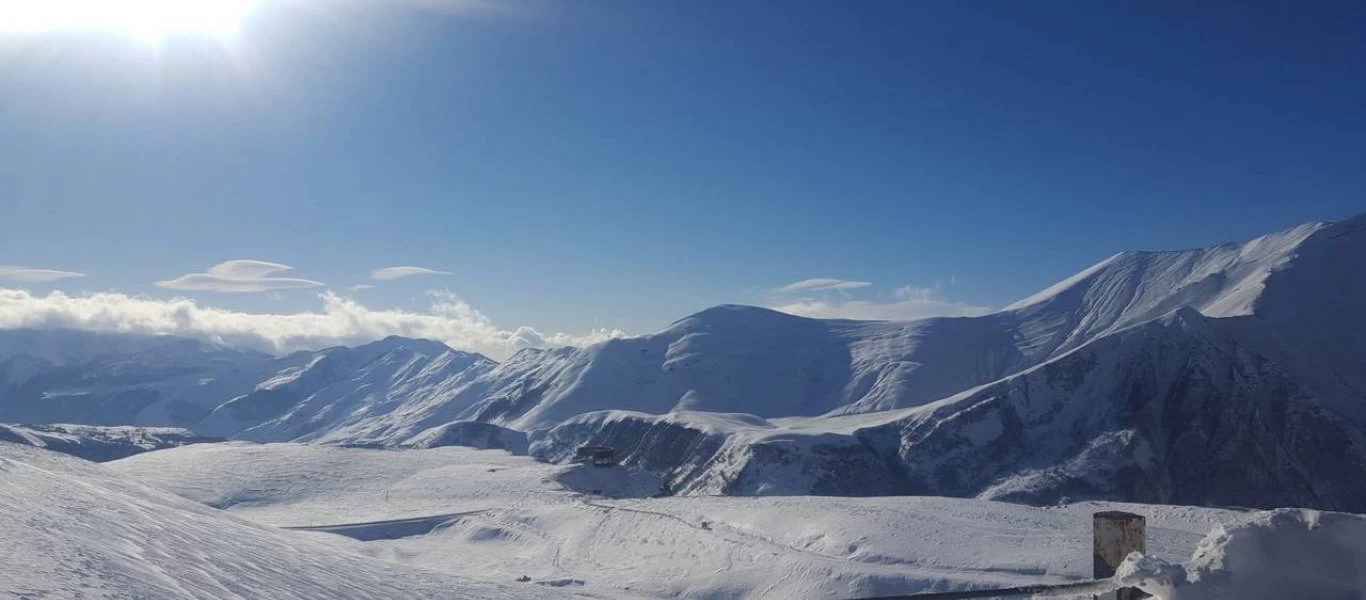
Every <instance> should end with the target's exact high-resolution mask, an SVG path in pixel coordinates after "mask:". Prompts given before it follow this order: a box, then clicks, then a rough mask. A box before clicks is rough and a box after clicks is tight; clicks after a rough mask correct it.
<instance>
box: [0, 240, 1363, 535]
mask: <svg viewBox="0 0 1366 600" xmlns="http://www.w3.org/2000/svg"><path fill="white" fill-rule="evenodd" d="M1363 307H1366V215H1363V216H1361V217H1357V218H1355V219H1352V220H1349V221H1344V222H1340V223H1332V224H1325V223H1314V224H1308V225H1303V226H1300V227H1295V228H1293V229H1289V230H1287V231H1284V232H1280V233H1275V234H1271V235H1267V236H1263V237H1260V238H1257V239H1255V240H1251V241H1248V242H1244V243H1237V244H1225V245H1221V246H1216V247H1212V248H1205V249H1198V250H1184V251H1174V252H1124V253H1120V254H1117V255H1115V256H1112V257H1110V258H1108V259H1106V260H1104V261H1102V262H1100V263H1098V264H1096V265H1095V266H1093V267H1091V268H1088V269H1086V270H1084V271H1082V272H1081V273H1078V274H1077V275H1075V276H1073V277H1070V278H1068V279H1066V280H1064V281H1062V282H1059V283H1058V284H1056V285H1054V286H1052V287H1050V288H1048V289H1046V290H1043V291H1041V292H1039V293H1038V294H1035V295H1033V296H1030V297H1029V298H1026V299H1024V300H1021V301H1019V302H1017V303H1015V304H1012V305H1010V306H1008V307H1006V308H1005V309H1003V310H1001V311H999V312H996V313H993V314H989V315H985V316H981V317H962V318H935V319H925V320H920V321H913V322H868V321H844V320H819V319H807V318H802V317H796V316H792V315H787V314H783V313H778V312H774V311H770V310H766V309H762V308H754V307H744V306H719V307H715V308H711V309H708V310H705V311H702V312H700V313H697V314H694V315H691V316H689V317H686V318H684V319H681V320H679V321H677V322H675V323H674V324H672V325H671V326H669V327H668V328H666V329H665V330H664V331H661V332H659V333H656V334H652V335H646V336H641V337H635V338H628V339H616V340H611V341H608V342H604V343H601V344H597V345H593V346H589V347H586V348H559V349H550V350H536V349H527V350H523V351H521V352H519V353H518V354H516V355H514V356H513V357H512V358H511V359H509V360H507V361H506V362H504V363H501V364H495V363H494V362H493V361H490V360H488V359H487V358H484V357H482V356H479V355H475V354H468V353H463V352H458V351H454V350H451V349H450V348H447V347H445V346H444V345H441V344H438V343H435V342H427V341H422V340H406V339H402V338H389V339H386V340H382V341H380V342H375V343H373V344H368V345H364V346H359V347H356V348H331V349H326V350H321V351H316V352H300V353H296V354H293V355H290V356H286V357H278V358H275V357H267V356H264V355H258V354H254V353H248V352H240V351H236V350H231V349H226V348H219V347H215V346H206V345H203V344H200V343H198V342H189V341H184V340H175V339H174V338H153V339H150V340H149V339H136V340H112V341H111V340H104V339H101V340H98V341H92V342H90V343H87V344H86V346H87V348H88V349H87V350H82V351H80V352H76V351H65V350H63V347H64V345H63V343H64V341H63V340H61V339H58V338H54V339H55V340H56V341H49V340H46V339H45V338H42V335H41V334H39V333H34V332H24V333H23V334H22V335H20V334H14V336H13V339H14V340H19V341H10V342H8V343H6V340H7V339H10V338H6V337H0V361H2V362H0V386H3V387H0V419H8V420H16V421H27V422H45V421H57V420H61V421H72V422H85V423H102V424H114V423H136V424H145V425H184V426H190V427H192V428H193V429H195V430H196V431H198V432H200V433H204V434H209V435H215V436H223V437H235V438H238V439H246V440H254V441H291V440H293V441H315V442H326V443H346V444H391V445H399V444H405V445H411V446H419V447H426V446H433V445H445V444H461V443H468V444H474V445H485V446H488V445H492V446H500V447H506V448H510V449H515V450H520V449H521V448H522V439H523V438H522V436H523V435H525V438H526V440H527V441H528V442H529V447H528V450H529V451H530V452H531V453H532V454H533V455H536V456H539V457H541V458H545V459H549V460H563V459H565V458H567V457H568V456H569V455H570V453H572V451H573V448H574V447H575V446H577V445H579V444H583V443H606V444H610V445H613V446H615V447H617V448H618V449H619V450H620V451H621V453H622V455H623V456H624V457H625V460H626V462H627V463H628V464H631V465H634V466H641V467H645V468H649V469H652V470H655V471H657V472H659V473H662V474H664V475H665V476H666V477H667V478H668V479H669V482H670V487H671V489H672V490H674V491H676V492H678V493H724V494H792V493H821V494H841V495H870V494H905V493H931V494H951V495H969V496H983V497H989V498H1008V499H1014V500H1023V501H1029V502H1052V501H1055V500H1057V499H1059V498H1063V497H1072V498H1079V497H1087V498H1106V499H1131V500H1145V501H1156V502H1189V503H1201V504H1256V505H1271V504H1300V505H1313V506H1320V507H1326V508H1340V509H1352V510H1360V509H1363V508H1366V488H1363V487H1362V484H1360V483H1359V482H1360V481H1363V480H1366V450H1364V449H1366V433H1364V432H1366V311H1363ZM59 335H94V334H68V333H61V334H59Z"/></svg>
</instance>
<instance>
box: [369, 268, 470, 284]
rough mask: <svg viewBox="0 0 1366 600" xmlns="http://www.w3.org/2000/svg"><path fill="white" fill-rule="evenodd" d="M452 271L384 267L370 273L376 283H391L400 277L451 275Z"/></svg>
mask: <svg viewBox="0 0 1366 600" xmlns="http://www.w3.org/2000/svg"><path fill="white" fill-rule="evenodd" d="M450 274H451V272H450V271H437V270H436V269H428V268H426V267H384V268H383V269H375V270H374V271H371V272H370V279H373V280H375V281H389V280H391V279H398V278H400V277H412V276H413V275H450Z"/></svg>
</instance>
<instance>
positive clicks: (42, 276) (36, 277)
mask: <svg viewBox="0 0 1366 600" xmlns="http://www.w3.org/2000/svg"><path fill="white" fill-rule="evenodd" d="M70 277H85V273H81V272H79V271H67V270H63V269H35V268H33V267H8V266H3V265H0V279H8V280H11V281H23V282H30V283H33V282H45V281H57V280H58V279H67V278H70Z"/></svg>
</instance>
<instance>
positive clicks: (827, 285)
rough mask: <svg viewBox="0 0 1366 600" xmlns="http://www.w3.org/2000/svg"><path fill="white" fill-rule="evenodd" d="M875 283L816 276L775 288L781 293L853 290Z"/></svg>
mask: <svg viewBox="0 0 1366 600" xmlns="http://www.w3.org/2000/svg"><path fill="white" fill-rule="evenodd" d="M870 285H873V284H872V283H871V282H868V281H849V280H846V279H830V278H828V277H816V278H813V279H803V280H801V281H798V282H795V283H789V284H787V285H785V286H783V287H780V288H778V289H777V290H774V291H776V292H778V293H780V294H788V293H791V292H820V291H827V290H853V289H858V288H862V287H868V286H870Z"/></svg>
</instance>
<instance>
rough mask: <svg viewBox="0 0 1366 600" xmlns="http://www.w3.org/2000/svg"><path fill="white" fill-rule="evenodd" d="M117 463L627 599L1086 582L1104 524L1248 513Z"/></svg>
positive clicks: (350, 454)
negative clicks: (1093, 522) (658, 493)
mask: <svg viewBox="0 0 1366 600" xmlns="http://www.w3.org/2000/svg"><path fill="white" fill-rule="evenodd" d="M110 464H111V466H112V468H113V469H115V470H116V471H118V472H120V473H122V474H124V475H126V476H128V477H130V478H134V479H138V480H142V481H145V482H147V483H150V484H153V485H156V486H158V487H162V488H164V489H167V490H170V491H173V492H176V493H178V494H180V495H182V496H185V497H187V498H190V499H193V500H197V501H200V502H205V503H208V504H211V505H214V506H220V507H223V508H224V509H225V510H226V511H228V512H229V513H230V514H233V515H237V516H241V517H246V518H248V519H251V520H255V521H259V522H262V523H268V524H272V525H286V526H318V525H345V524H347V523H361V524H364V525H363V527H361V528H359V530H358V528H349V529H350V530H349V531H347V530H346V529H347V528H336V527H330V528H327V529H328V530H332V531H338V533H340V534H342V535H336V536H333V537H332V538H330V539H331V543H332V544H333V545H334V546H335V547H336V548H337V549H339V550H346V551H351V552H358V553H363V554H366V555H369V556H372V557H374V558H376V559H382V560H387V561H394V562H398V563H402V564H405V565H409V566H415V567H420V568H423V569H430V570H434V571H439V572H446V573H451V574H455V575H460V576H468V577H481V578H487V579H490V580H493V581H511V580H514V579H516V578H519V577H522V576H526V577H529V578H531V579H532V581H533V582H541V583H544V584H547V585H550V584H557V585H567V586H569V587H570V588H571V589H578V590H583V591H586V592H591V593H601V594H604V595H608V596H623V597H657V598H672V597H685V598H798V599H800V598H845V597H847V598H854V597H869V596H877V595H888V594H898V593H908V592H917V591H927V590H953V589H967V588H981V587H997V586H1008V585H1025V584H1032V583H1038V582H1065V581H1071V580H1076V579H1082V578H1086V577H1087V576H1088V575H1089V574H1090V569H1091V558H1090V515H1091V513H1092V512H1095V511H1098V510H1110V509H1119V510H1130V511H1135V512H1140V513H1142V514H1145V515H1147V516H1148V518H1149V531H1150V537H1149V550H1150V551H1151V553H1152V555H1154V556H1159V557H1163V558H1166V559H1168V560H1172V561H1180V560H1184V559H1186V558H1187V557H1189V556H1190V554H1191V552H1192V550H1193V549H1194V548H1195V546H1196V544H1197V543H1198V542H1199V540H1200V539H1202V538H1203V537H1204V536H1205V534H1206V533H1207V532H1208V531H1209V530H1210V529H1211V528H1212V527H1213V526H1215V525H1217V524H1219V523H1223V522H1227V521H1230V520H1234V519H1236V518H1238V517H1239V513H1236V512H1232V511H1225V510H1216V509H1204V508H1190V507H1171V506H1145V505H1125V504H1114V503H1082V504H1076V505H1071V506H1066V507H1052V508H1036V507H1026V506H1018V505H1012V504H1004V503H997V502H989V501H981V500H969V499H952V498H933V497H917V498H908V497H896V498H834V497H811V496H795V497H781V498H773V497H770V498H734V497H700V496H695V497H672V498H646V497H643V496H645V495H646V493H647V492H651V491H653V486H654V484H655V483H657V480H654V479H648V474H641V473H635V472H632V471H629V470H627V469H622V468H599V467H591V466H557V465H548V464H544V463H538V462H535V461H533V460H532V459H529V458H527V457H519V456H511V455H509V454H507V453H505V452H501V451H496V450H473V449H468V448H433V449H423V450H376V449H362V448H340V447H320V446H311V445H299V444H268V445H260V446H257V445H245V444H240V443H230V444H214V445H196V446H187V447H184V448H176V449H171V450H165V451H160V452H156V453H149V454H144V455H140V456H135V457H131V458H128V459H124V460H121V461H116V462H114V463H110ZM640 477H646V479H644V480H640V479H639V478H640ZM568 485H572V486H574V487H575V488H577V489H584V488H587V487H594V488H597V489H599V490H600V491H602V493H603V494H604V495H588V494H582V493H577V492H575V491H574V490H572V489H569V487H567V486H568ZM609 495H610V496H617V498H610V497H606V496H609ZM424 516H429V517H433V518H423V517H424ZM386 528H387V530H386ZM348 534H350V535H355V536H356V537H359V538H361V539H364V540H366V541H358V540H357V539H352V538H349V537H344V535H348ZM390 537H392V538H394V539H385V538H390Z"/></svg>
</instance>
